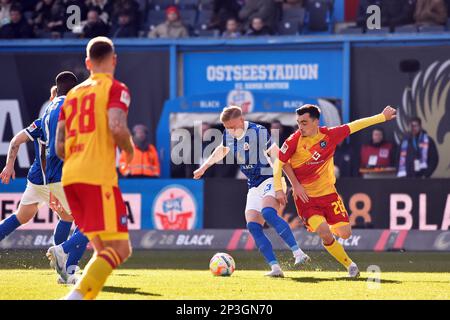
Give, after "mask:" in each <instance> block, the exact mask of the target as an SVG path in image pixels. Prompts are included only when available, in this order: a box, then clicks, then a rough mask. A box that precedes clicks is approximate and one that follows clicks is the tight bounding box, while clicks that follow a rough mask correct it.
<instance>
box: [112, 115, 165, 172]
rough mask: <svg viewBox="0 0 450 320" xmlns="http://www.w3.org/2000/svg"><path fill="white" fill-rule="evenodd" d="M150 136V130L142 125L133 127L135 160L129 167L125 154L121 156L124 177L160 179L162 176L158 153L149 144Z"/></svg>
mask: <svg viewBox="0 0 450 320" xmlns="http://www.w3.org/2000/svg"><path fill="white" fill-rule="evenodd" d="M148 134H149V131H148V128H147V127H146V126H144V125H142V124H138V125H135V126H134V127H133V142H134V157H133V160H132V161H131V163H130V164H128V165H127V163H126V160H125V159H126V154H125V152H122V153H121V154H120V160H119V171H120V173H121V174H122V175H123V176H124V177H133V178H159V176H160V175H161V169H160V164H159V157H158V152H157V151H156V148H155V146H154V145H153V144H151V143H150V142H149V137H148Z"/></svg>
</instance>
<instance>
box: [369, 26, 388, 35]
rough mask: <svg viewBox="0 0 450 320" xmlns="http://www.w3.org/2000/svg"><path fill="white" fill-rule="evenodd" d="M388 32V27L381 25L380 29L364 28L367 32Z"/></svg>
mask: <svg viewBox="0 0 450 320" xmlns="http://www.w3.org/2000/svg"><path fill="white" fill-rule="evenodd" d="M389 32H390V30H389V27H382V28H380V29H373V30H370V29H367V30H366V33H367V34H386V33H389Z"/></svg>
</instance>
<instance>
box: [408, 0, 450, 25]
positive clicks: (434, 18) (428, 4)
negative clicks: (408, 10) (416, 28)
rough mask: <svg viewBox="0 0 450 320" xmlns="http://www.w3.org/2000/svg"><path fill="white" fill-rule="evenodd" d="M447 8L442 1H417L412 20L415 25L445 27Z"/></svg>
mask: <svg viewBox="0 0 450 320" xmlns="http://www.w3.org/2000/svg"><path fill="white" fill-rule="evenodd" d="M447 14H448V13H447V7H446V5H445V2H444V0H417V3H416V11H415V13H414V20H415V21H416V24H417V25H420V26H429V25H445V24H446V23H447V17H448V15H447Z"/></svg>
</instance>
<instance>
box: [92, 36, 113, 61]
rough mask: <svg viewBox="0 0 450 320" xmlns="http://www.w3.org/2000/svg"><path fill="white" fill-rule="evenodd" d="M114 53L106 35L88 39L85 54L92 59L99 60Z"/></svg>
mask: <svg viewBox="0 0 450 320" xmlns="http://www.w3.org/2000/svg"><path fill="white" fill-rule="evenodd" d="M112 53H114V44H113V43H112V41H111V40H110V39H109V38H107V37H96V38H93V39H91V40H90V41H89V43H88V45H87V47H86V55H87V57H88V58H89V59H91V60H92V61H96V62H100V61H102V60H103V59H105V58H106V57H108V56H109V55H110V54H112Z"/></svg>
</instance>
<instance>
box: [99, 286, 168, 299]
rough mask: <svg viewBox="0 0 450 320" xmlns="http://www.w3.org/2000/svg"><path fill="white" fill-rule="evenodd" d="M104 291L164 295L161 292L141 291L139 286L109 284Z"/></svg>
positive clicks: (154, 295)
mask: <svg viewBox="0 0 450 320" xmlns="http://www.w3.org/2000/svg"><path fill="white" fill-rule="evenodd" d="M102 291H104V292H111V293H120V294H138V295H141V296H152V297H162V295H160V294H159V293H151V292H142V291H139V288H125V287H113V286H107V287H103V290H102Z"/></svg>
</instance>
